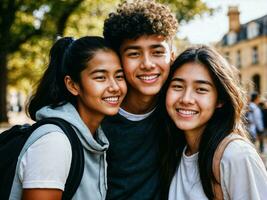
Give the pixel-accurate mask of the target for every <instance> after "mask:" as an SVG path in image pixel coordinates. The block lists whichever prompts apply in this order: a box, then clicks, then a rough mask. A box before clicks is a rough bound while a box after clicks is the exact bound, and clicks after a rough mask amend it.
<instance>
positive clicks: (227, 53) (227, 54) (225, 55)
mask: <svg viewBox="0 0 267 200" xmlns="http://www.w3.org/2000/svg"><path fill="white" fill-rule="evenodd" d="M224 58H225V59H226V60H227V61H228V62H230V54H229V52H225V54H224Z"/></svg>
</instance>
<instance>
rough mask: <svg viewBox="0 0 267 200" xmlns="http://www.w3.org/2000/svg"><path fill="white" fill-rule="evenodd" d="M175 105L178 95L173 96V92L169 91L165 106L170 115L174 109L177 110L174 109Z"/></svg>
mask: <svg viewBox="0 0 267 200" xmlns="http://www.w3.org/2000/svg"><path fill="white" fill-rule="evenodd" d="M175 103H176V95H175V94H173V92H172V91H170V90H168V91H167V94H166V102H165V105H166V108H167V111H168V113H169V114H170V112H171V111H172V110H173V109H175V107H174V105H175Z"/></svg>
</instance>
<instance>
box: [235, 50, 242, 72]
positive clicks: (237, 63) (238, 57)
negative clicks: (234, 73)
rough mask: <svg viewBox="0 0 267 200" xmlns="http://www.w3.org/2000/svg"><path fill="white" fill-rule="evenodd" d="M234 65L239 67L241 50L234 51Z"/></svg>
mask: <svg viewBox="0 0 267 200" xmlns="http://www.w3.org/2000/svg"><path fill="white" fill-rule="evenodd" d="M236 66H237V67H238V68H241V51H240V50H238V51H237V53H236Z"/></svg>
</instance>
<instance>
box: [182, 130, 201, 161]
mask: <svg viewBox="0 0 267 200" xmlns="http://www.w3.org/2000/svg"><path fill="white" fill-rule="evenodd" d="M200 137H201V134H196V133H188V132H185V139H186V142H187V149H186V152H185V154H186V155H187V156H190V155H192V154H195V153H197V152H198V149H199V142H200Z"/></svg>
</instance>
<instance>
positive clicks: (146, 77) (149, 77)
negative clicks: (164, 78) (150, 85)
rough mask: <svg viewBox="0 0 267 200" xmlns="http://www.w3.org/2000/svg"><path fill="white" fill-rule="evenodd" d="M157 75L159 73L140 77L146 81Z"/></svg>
mask: <svg viewBox="0 0 267 200" xmlns="http://www.w3.org/2000/svg"><path fill="white" fill-rule="evenodd" d="M157 77H158V75H153V76H139V78H140V79H142V80H145V81H149V80H152V79H155V78H157Z"/></svg>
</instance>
